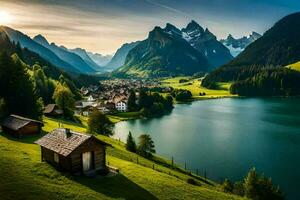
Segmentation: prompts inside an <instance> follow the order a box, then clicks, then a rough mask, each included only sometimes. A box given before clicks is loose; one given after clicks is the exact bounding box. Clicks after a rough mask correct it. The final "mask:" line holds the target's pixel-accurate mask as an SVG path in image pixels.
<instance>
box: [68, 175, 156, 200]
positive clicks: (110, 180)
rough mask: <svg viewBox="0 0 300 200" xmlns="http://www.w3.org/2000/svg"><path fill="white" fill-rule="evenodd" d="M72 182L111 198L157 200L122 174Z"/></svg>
mask: <svg viewBox="0 0 300 200" xmlns="http://www.w3.org/2000/svg"><path fill="white" fill-rule="evenodd" d="M73 180H74V181H76V182H78V183H80V184H82V185H84V186H86V187H89V188H90V189H92V190H94V191H96V192H98V193H101V194H104V195H107V196H109V197H112V198H119V199H127V200H131V199H132V200H136V199H151V200H156V199H158V198H157V197H155V196H154V195H153V194H151V193H150V192H148V191H147V190H145V189H144V188H142V187H141V186H139V185H137V184H136V183H134V182H132V181H131V180H129V179H128V178H127V177H125V176H124V175H122V174H118V175H116V176H114V177H103V178H88V177H75V178H74V179H73Z"/></svg>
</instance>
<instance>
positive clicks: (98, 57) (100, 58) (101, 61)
mask: <svg viewBox="0 0 300 200" xmlns="http://www.w3.org/2000/svg"><path fill="white" fill-rule="evenodd" d="M87 54H88V56H89V57H90V58H91V59H92V60H93V61H94V62H95V63H96V64H97V65H99V66H100V67H104V66H106V65H107V64H108V63H109V62H110V61H111V59H112V57H113V55H102V54H100V53H93V52H87Z"/></svg>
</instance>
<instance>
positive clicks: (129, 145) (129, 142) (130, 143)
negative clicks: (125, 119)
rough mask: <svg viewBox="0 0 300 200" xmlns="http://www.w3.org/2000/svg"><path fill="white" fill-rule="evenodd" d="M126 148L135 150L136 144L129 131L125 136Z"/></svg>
mask: <svg viewBox="0 0 300 200" xmlns="http://www.w3.org/2000/svg"><path fill="white" fill-rule="evenodd" d="M126 149H127V150H128V151H131V152H136V144H135V141H134V138H133V137H132V134H131V132H130V131H129V134H128V136H127V142H126Z"/></svg>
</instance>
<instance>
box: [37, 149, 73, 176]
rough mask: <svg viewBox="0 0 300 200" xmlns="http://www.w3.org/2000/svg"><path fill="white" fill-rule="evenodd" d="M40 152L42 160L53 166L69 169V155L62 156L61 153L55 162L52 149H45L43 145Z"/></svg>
mask: <svg viewBox="0 0 300 200" xmlns="http://www.w3.org/2000/svg"><path fill="white" fill-rule="evenodd" d="M41 151H42V152H41V153H42V159H43V161H46V162H48V163H51V164H52V165H54V166H55V167H59V168H61V169H63V170H67V171H71V159H70V157H69V156H67V157H64V156H62V155H59V154H58V156H59V162H58V163H56V162H55V161H54V151H51V150H49V149H46V148H44V147H41Z"/></svg>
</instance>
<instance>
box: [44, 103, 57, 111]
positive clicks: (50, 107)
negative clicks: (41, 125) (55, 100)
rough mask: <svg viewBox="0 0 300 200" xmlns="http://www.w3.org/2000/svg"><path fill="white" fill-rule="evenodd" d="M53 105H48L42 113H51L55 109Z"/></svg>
mask: <svg viewBox="0 0 300 200" xmlns="http://www.w3.org/2000/svg"><path fill="white" fill-rule="evenodd" d="M55 106H56V105H55V104H48V105H47V106H46V107H45V109H44V113H51V112H53V110H54V109H55Z"/></svg>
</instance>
